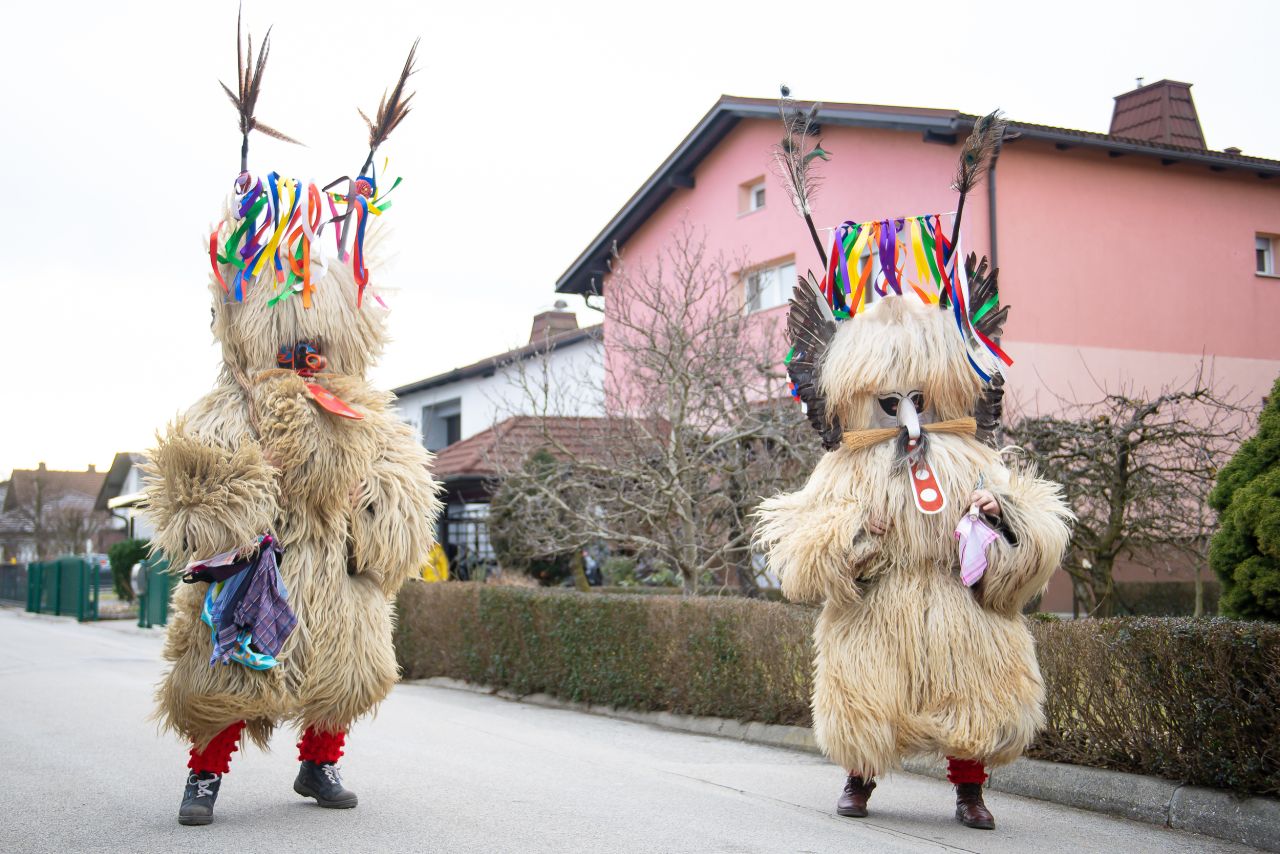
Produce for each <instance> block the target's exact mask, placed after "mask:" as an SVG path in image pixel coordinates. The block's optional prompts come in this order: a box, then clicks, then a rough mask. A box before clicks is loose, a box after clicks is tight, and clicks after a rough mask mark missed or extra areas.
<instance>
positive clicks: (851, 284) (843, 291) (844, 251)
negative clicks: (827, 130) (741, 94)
mask: <svg viewBox="0 0 1280 854" xmlns="http://www.w3.org/2000/svg"><path fill="white" fill-rule="evenodd" d="M789 94H790V93H789V92H787V91H786V89H785V88H784V90H783V100H782V104H781V105H780V109H781V110H782V114H783V127H784V134H785V135H784V138H783V145H782V146H780V147H779V149H777V150H775V157H777V158H778V162H779V163H782V164H785V165H787V167H788V169H794V168H797V167H799V168H800V170H801V171H799V172H794V171H792V172H788V173H786V174H791V175H799V176H800V178H802V179H803V178H806V177H807V176H806V175H805V174H804V172H803V167H805V166H807V165H808V163H806V162H805V161H804V159H803V155H800V154H798V152H799V151H800V149H799V148H796V147H793V146H792V145H791V143H790V142H789V141H790V140H792V139H794V136H795V132H796V129H797V128H799V129H801V130H804V129H805V128H807V127H810V126H812V125H814V124H816V121H817V110H816V108H815V109H813V110H810V111H809V112H808V113H807V114H805V116H804V118H803V121H802V123H799V124H798V123H797V120H796V119H795V118H794V116H795V113H794V112H792V113H788V111H787V109H788V104H789V100H788V97H789ZM1005 127H1006V122H1005V120H1004V119H1003V118H1002V117H1001V115H1000V113H999V111H996V112H993V113H991V114H989V115H987V116H984V117H982V118H981V119H978V120H977V121H976V122H975V123H974V127H973V131H972V133H971V134H970V135H969V138H968V139H967V140H966V142H965V145H964V148H963V150H962V151H961V155H960V162H959V165H958V167H957V171H956V178H955V181H954V182H953V184H952V186H953V188H954V189H955V190H956V191H957V192H958V193H959V194H960V197H959V201H958V203H957V205H956V213H955V217H954V220H953V222H952V228H951V234H950V237H948V235H947V233H946V232H945V231H944V229H943V221H942V215H940V214H928V215H920V216H914V217H898V218H894V219H887V220H881V221H872V222H845V223H843V224H841V225H840V226H838V227H837V228H835V229H834V233H833V236H832V242H831V251H830V253H829V255H828V254H826V253H821V252H820V254H821V255H822V259H823V266H824V268H825V270H826V274H825V275H824V276H823V278H822V281H821V282H818V281H817V280H816V279H815V277H814V276H813V274H812V273H810V274H809V275H808V276H807V277H803V276H802V277H800V279H799V281H798V282H797V284H796V286H795V289H794V292H793V294H792V297H791V301H790V309H789V312H788V315H787V326H788V332H789V337H790V338H791V345H792V346H791V349H790V351H789V352H788V354H787V359H786V364H787V371H788V374H789V376H790V378H791V383H792V394H793V395H794V396H795V397H796V398H797V399H798V400H799V401H800V402H801V403H803V404H804V405H805V409H806V413H807V414H808V417H809V420H810V422H811V423H812V424H813V426H814V427H815V428H816V429H817V430H818V431H819V433H820V434H821V435H822V440H823V444H824V446H825V447H826V448H827V449H828V450H830V449H833V448H835V447H838V446H839V444H840V437H841V431H840V425H839V423H838V422H837V421H836V418H835V415H834V413H832V412H830V411H829V407H828V406H827V401H826V400H825V399H824V398H823V396H822V394H821V392H820V384H819V381H818V377H819V371H820V368H821V363H822V358H823V356H824V355H825V353H826V349H827V346H828V344H829V343H830V341H831V338H832V336H834V334H835V330H836V326H837V323H838V322H839V321H841V320H844V319H847V318H850V317H853V316H855V315H857V314H858V313H859V312H861V311H862V310H863V309H864V305H865V302H866V300H865V295H866V292H867V291H868V290H869V289H874V290H875V292H876V293H877V294H878V295H880V296H887V295H889V293H890V292H891V291H892V292H893V293H894V294H896V295H899V296H900V295H902V294H903V293H904V287H907V288H910V290H912V291H913V292H914V293H915V294H916V295H917V296H918V297H919V298H920V299H921V300H922V301H923V302H925V303H926V304H929V305H936V306H937V307H938V308H939V309H940V310H942V311H947V312H949V313H951V314H952V315H953V316H954V317H955V322H956V329H957V333H958V334H959V335H960V336H962V338H963V339H964V342H965V345H966V355H967V358H968V360H969V364H970V366H971V367H972V368H973V370H974V371H975V372H976V373H977V374H978V376H979V377H980V378H981V379H982V381H983V382H984V383H985V384H986V385H985V390H984V393H983V396H982V399H981V400H980V402H979V412H978V413H977V421H978V429H979V437H980V438H982V439H984V440H986V441H989V442H994V441H995V431H996V430H997V429H998V425H999V419H1000V410H1001V396H1002V394H1003V389H1002V386H1003V379H1002V378H1001V376H1000V373H999V370H998V369H999V363H1004V364H1006V365H1011V364H1013V361H1012V360H1011V359H1010V358H1009V357H1008V355H1007V354H1005V352H1004V351H1003V350H1002V349H1001V347H1000V345H999V343H998V341H999V338H1000V336H1001V334H1002V332H1003V329H1004V322H1005V319H1006V318H1007V316H1008V313H1009V309H1008V307H1007V306H1004V307H1002V306H1001V305H1000V294H999V289H998V287H997V281H996V280H997V273H998V271H997V270H995V269H988V262H987V259H986V258H985V257H984V258H982V259H981V261H979V260H978V259H977V257H976V256H975V255H973V254H972V253H971V254H970V255H969V256H968V257H967V258H965V260H964V264H963V265H958V264H957V263H956V258H957V256H958V255H959V252H958V246H959V242H960V221H961V217H962V215H963V211H964V202H965V198H966V197H967V196H968V194H969V192H971V191H972V190H973V188H974V187H976V186H977V185H978V184H979V183H980V182H981V180H982V178H983V177H984V175H985V174H986V172H987V170H988V168H989V166H990V163H991V160H992V158H993V157H994V156H995V155H996V154H997V153H998V151H999V148H1000V143H1001V140H1002V139H1003V137H1004V132H1005ZM815 151H820V152H822V154H823V155H827V152H825V151H822V149H821V146H816V147H815ZM788 152H791V153H792V154H793V156H790V157H786V156H784V155H786V154H787V153H788ZM823 159H824V160H825V159H827V156H823ZM810 162H811V161H810ZM811 186H812V184H811V182H807V181H806V180H798V181H797V180H795V179H793V180H792V181H791V182H790V183H789V184H788V187H789V189H790V190H791V192H792V196H793V200H794V199H796V198H800V199H804V198H806V197H805V196H804V195H803V193H802V191H803V190H804V189H805V188H811ZM806 207H807V206H801V205H800V204H799V203H797V211H798V212H800V213H801V214H802V215H804V216H805V218H806V220H809V225H810V230H811V232H813V226H812V221H811V219H810V217H809V216H808V215H807V214H806ZM813 233H815V234H816V232H813ZM877 270H878V272H874V274H873V271H877Z"/></svg>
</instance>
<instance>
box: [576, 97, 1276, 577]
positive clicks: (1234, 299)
mask: <svg viewBox="0 0 1280 854" xmlns="http://www.w3.org/2000/svg"><path fill="white" fill-rule="evenodd" d="M1115 101H1116V105H1115V114H1114V116H1113V119H1112V125H1111V128H1110V132H1109V133H1092V132H1087V131H1079V130H1069V129H1065V128H1056V127H1048V126H1044V125H1034V124H1027V123H1022V122H1018V121H1016V117H1013V119H1014V120H1013V121H1011V122H1010V127H1009V134H1008V136H1007V137H1006V142H1005V144H1004V147H1003V151H1002V152H1001V154H1000V156H999V158H998V160H997V162H996V163H995V165H994V166H993V168H992V171H991V175H990V178H989V180H988V181H987V182H986V183H985V184H984V185H983V186H981V187H980V188H979V189H978V190H977V191H976V192H975V193H974V194H972V195H971V196H970V198H969V200H968V202H967V203H966V209H965V215H964V226H963V235H962V242H963V244H964V248H965V249H967V250H971V251H975V252H977V253H979V254H982V253H984V252H985V253H986V254H988V255H989V256H990V257H991V259H992V260H993V261H994V262H995V264H996V265H997V266H998V267H999V268H1000V286H1001V295H1002V301H1003V302H1004V303H1005V304H1007V305H1010V306H1012V311H1011V313H1010V319H1009V324H1008V326H1007V327H1006V330H1005V338H1004V345H1005V349H1006V350H1007V351H1008V352H1009V353H1010V355H1011V356H1012V357H1013V359H1014V360H1015V364H1014V366H1013V367H1012V368H1010V369H1009V370H1008V372H1007V378H1008V383H1009V390H1010V397H1011V403H1012V404H1014V405H1017V406H1020V407H1022V408H1023V409H1027V410H1032V409H1052V408H1053V407H1054V406H1055V405H1056V404H1057V400H1058V397H1060V396H1061V397H1066V398H1075V399H1079V400H1089V399H1093V398H1095V397H1099V396H1101V392H1100V391H1099V389H1098V384H1099V383H1101V384H1104V385H1107V386H1108V387H1112V388H1114V387H1116V386H1117V385H1118V384H1119V383H1121V382H1126V383H1132V384H1133V385H1134V386H1135V387H1137V388H1143V387H1146V388H1148V389H1156V388H1159V387H1160V386H1161V385H1164V384H1166V383H1169V382H1172V381H1175V380H1179V379H1185V378H1186V377H1187V376H1188V375H1189V374H1190V373H1191V372H1192V371H1193V369H1194V368H1195V366H1196V364H1197V363H1198V362H1199V361H1200V360H1201V359H1202V358H1204V359H1205V361H1206V362H1208V363H1211V364H1212V367H1213V371H1214V375H1215V378H1216V380H1217V381H1218V382H1219V383H1221V384H1222V385H1223V386H1234V387H1235V389H1236V391H1237V392H1239V393H1242V394H1247V395H1249V396H1251V397H1253V398H1254V399H1259V398H1261V396H1262V395H1263V394H1265V393H1266V392H1267V391H1268V390H1269V389H1270V387H1271V384H1272V382H1273V381H1274V380H1275V378H1276V376H1277V374H1280V334H1278V333H1277V325H1278V323H1280V259H1277V253H1280V161H1275V160H1266V159H1262V158H1257V157H1249V156H1246V155H1244V154H1242V153H1241V152H1239V151H1238V150H1234V149H1228V150H1226V151H1212V150H1209V149H1207V148H1205V144H1204V137H1203V134H1202V132H1201V129H1200V125H1199V121H1198V119H1197V117H1196V113H1195V106H1194V104H1193V102H1192V100H1191V93H1190V86H1189V85H1188V84H1185V83H1176V82H1173V81H1167V80H1162V81H1160V82H1158V83H1153V84H1151V85H1148V86H1144V87H1142V88H1139V89H1137V90H1134V91H1132V92H1128V93H1125V94H1124V95H1121V96H1119V97H1117V98H1116V99H1115ZM976 118H977V117H975V116H971V115H966V114H963V113H960V112H958V111H955V110H943V109H926V108H917V107H886V106H873V105H862V104H826V105H824V106H823V107H822V108H821V111H820V113H819V120H820V122H821V139H822V146H823V148H824V149H826V150H827V151H829V152H831V154H832V160H831V161H830V162H828V163H825V164H822V174H823V175H824V183H823V186H822V189H821V191H820V193H819V194H818V196H817V199H816V202H815V205H814V208H815V210H814V214H815V216H814V218H815V220H816V221H817V223H818V225H819V226H820V227H823V226H825V227H830V226H835V225H838V224H839V223H841V222H843V221H845V220H853V221H865V220H871V219H885V218H887V217H896V216H911V215H917V214H935V213H941V214H946V213H948V212H950V211H952V210H954V207H955V201H956V194H955V193H954V191H952V190H951V189H950V184H951V180H952V175H953V174H954V171H955V166H956V158H957V152H958V146H959V144H960V143H961V142H963V140H964V138H965V137H966V136H967V134H968V133H969V131H970V129H971V128H972V125H973V123H974V121H975V120H976ZM779 137H780V124H779V121H778V115H777V105H776V102H775V101H773V100H766V99H754V98H736V97H729V96H724V97H722V98H721V99H720V100H719V101H718V102H717V103H716V104H715V105H714V106H713V107H712V108H711V110H710V112H708V113H707V114H706V116H704V117H703V119H702V120H701V121H700V122H699V123H698V125H697V126H696V127H695V128H694V129H693V130H692V131H691V132H690V133H689V135H688V136H687V137H686V138H685V139H684V140H683V141H682V142H681V143H680V144H679V145H678V146H677V147H676V149H675V151H673V152H672V153H671V155H670V156H669V157H668V158H667V160H666V161H665V162H664V163H663V164H662V165H661V166H660V167H659V168H658V169H657V171H655V172H654V173H653V175H652V176H651V177H650V178H649V180H648V181H646V182H645V184H644V185H643V186H642V187H641V188H640V189H639V190H637V191H636V193H635V195H634V196H632V198H631V199H630V200H629V201H628V202H627V204H626V205H625V206H624V207H623V208H622V210H620V211H619V212H618V213H617V214H616V215H615V216H614V218H613V219H612V220H611V221H610V222H609V223H608V224H607V225H606V226H605V228H604V229H603V230H602V231H601V232H600V234H599V235H598V236H597V237H596V238H595V239H594V240H593V241H592V242H591V244H590V245H589V246H587V247H586V249H584V250H583V252H582V254H581V255H580V256H579V257H578V258H577V259H576V260H575V261H574V262H573V264H572V265H571V266H570V267H569V268H568V269H567V270H566V271H565V272H564V274H563V275H562V276H561V277H560V279H559V281H558V282H557V283H556V290H557V291H559V292H561V293H575V294H583V295H588V294H604V295H606V296H607V294H608V285H609V273H608V269H609V268H608V264H607V262H608V259H609V256H610V251H611V250H612V248H613V247H614V246H617V247H618V248H620V249H621V251H622V252H623V255H624V257H625V258H626V259H627V260H628V262H629V263H636V262H641V263H643V262H644V260H645V259H646V258H649V257H653V256H654V255H655V254H656V253H657V252H658V251H659V250H660V249H661V247H662V246H663V244H664V243H665V242H666V241H667V240H668V238H669V236H670V235H671V233H672V232H673V230H675V229H676V228H677V227H678V226H679V225H680V223H681V222H682V221H687V222H689V223H691V224H693V225H695V226H697V227H699V228H704V229H706V232H707V238H708V244H709V246H708V248H709V249H710V250H711V251H712V252H716V251H723V252H724V253H725V254H726V255H727V256H730V257H734V256H745V257H747V258H749V260H750V263H751V264H752V265H757V266H758V267H759V268H762V270H763V272H762V273H759V274H753V275H744V276H743V279H742V287H743V301H744V306H745V307H746V308H747V310H753V311H760V312H766V313H768V312H774V313H779V314H780V313H781V312H783V311H785V308H784V305H785V302H786V299H787V298H788V296H789V295H790V288H791V285H792V284H793V283H794V281H795V278H794V272H795V271H799V272H804V270H806V269H809V268H812V269H814V270H815V271H817V272H818V273H819V275H820V274H821V271H820V270H819V269H818V268H819V266H820V262H819V260H818V258H817V254H816V252H815V250H814V248H813V245H812V242H811V240H810V238H809V235H808V231H807V229H806V227H805V225H804V222H803V221H802V220H801V219H800V218H799V217H798V216H797V215H796V214H795V212H794V210H793V209H792V207H791V205H790V203H789V201H788V200H787V198H786V195H785V193H784V191H783V189H782V187H781V186H780V184H779V182H778V180H777V178H776V177H775V176H774V175H773V174H772V172H771V169H770V164H771V156H770V152H771V148H772V146H773V145H774V144H775V143H777V141H778V139H779ZM826 239H829V238H827V237H825V236H824V241H825V240H826ZM607 305H608V301H607V300H606V321H605V327H606V328H605V332H606V341H607V340H608V338H609V335H608V324H609V320H608V309H607ZM765 316H768V315H767V314H766V315H765ZM778 346H779V358H781V356H782V354H783V352H784V351H785V344H784V343H783V342H781V341H779V344H778ZM1063 582H1064V583H1063V587H1065V579H1063Z"/></svg>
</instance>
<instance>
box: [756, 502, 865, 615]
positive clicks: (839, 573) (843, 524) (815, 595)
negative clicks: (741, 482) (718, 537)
mask: <svg viewBox="0 0 1280 854" xmlns="http://www.w3.org/2000/svg"><path fill="white" fill-rule="evenodd" d="M758 515H759V519H760V524H759V527H758V528H757V530H756V543H757V544H758V545H760V546H761V547H763V548H764V549H765V552H766V554H767V555H768V558H769V565H770V566H771V567H773V569H774V570H775V571H776V572H777V573H778V575H779V576H780V577H781V579H782V593H783V595H784V596H786V597H787V598H788V599H790V600H791V601H793V602H805V603H809V604H820V603H822V602H823V601H830V602H832V603H833V604H841V605H852V604H856V603H857V602H858V600H859V599H860V598H861V594H860V593H859V592H858V586H857V581H858V579H859V578H861V577H863V576H864V574H865V572H866V569H867V568H868V566H869V565H870V563H871V561H870V558H872V557H873V556H874V555H875V554H877V553H878V551H879V548H880V538H879V537H878V536H874V535H872V534H870V533H869V532H868V531H867V529H866V527H865V526H866V522H867V519H866V514H865V513H864V512H863V511H862V510H861V509H860V508H858V507H856V506H854V505H853V504H852V503H849V502H844V505H843V506H842V505H841V504H835V505H832V504H828V503H826V502H815V501H814V500H813V499H812V498H811V497H810V496H809V495H807V494H806V492H805V491H804V490H801V491H800V492H792V493H789V494H786V495H779V496H777V497H775V498H770V499H768V500H766V501H765V502H763V503H762V504H761V505H760V511H759V514H758Z"/></svg>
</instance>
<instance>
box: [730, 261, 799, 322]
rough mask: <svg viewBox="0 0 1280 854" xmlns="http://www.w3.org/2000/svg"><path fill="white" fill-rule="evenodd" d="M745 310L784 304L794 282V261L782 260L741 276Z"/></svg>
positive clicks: (789, 296) (788, 297)
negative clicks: (779, 262)
mask: <svg viewBox="0 0 1280 854" xmlns="http://www.w3.org/2000/svg"><path fill="white" fill-rule="evenodd" d="M742 284H743V291H744V296H745V303H746V306H747V312H748V313H750V312H753V311H764V310H765V309H767V308H773V307H774V306H779V305H782V304H784V303H785V302H786V301H787V300H788V299H790V298H791V291H792V289H793V288H794V287H795V284H796V263H795V262H794V261H784V262H782V263H781V264H773V265H769V266H765V267H757V268H755V269H753V270H749V271H747V272H746V273H744V274H743V276H742Z"/></svg>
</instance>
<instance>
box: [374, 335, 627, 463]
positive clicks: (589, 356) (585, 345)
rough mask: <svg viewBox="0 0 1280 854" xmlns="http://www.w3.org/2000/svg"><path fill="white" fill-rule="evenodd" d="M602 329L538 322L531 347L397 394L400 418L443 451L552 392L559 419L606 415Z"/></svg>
mask: <svg viewBox="0 0 1280 854" xmlns="http://www.w3.org/2000/svg"><path fill="white" fill-rule="evenodd" d="M602 329H603V327H602V326H600V325H596V326H588V327H585V328H582V329H579V328H578V319H577V317H576V316H575V315H574V314H573V313H572V312H568V311H559V310H556V311H545V312H543V313H541V314H539V315H537V316H535V317H534V318H533V329H532V331H531V332H530V334H529V343H528V344H526V345H524V346H523V347H517V348H516V349H514V350H508V351H507V352H505V353H499V354H498V355H496V356H489V357H487V358H485V359H481V360H480V361H478V362H476V363H474V364H471V365H467V366H466V367H462V368H454V369H453V370H451V371H447V372H445V373H442V374H436V375H435V376H432V377H427V378H426V379H423V380H418V381H417V382H413V383H409V384H408V385H403V386H400V387H399V388H397V389H394V393H395V395H396V398H397V403H396V405H397V407H398V408H399V410H400V417H401V418H402V419H404V420H405V421H407V422H408V423H409V424H411V425H413V427H414V429H415V430H417V432H418V437H419V438H420V439H421V441H422V443H423V444H424V445H426V447H427V449H428V450H430V451H434V452H439V451H442V450H444V449H445V448H447V447H448V446H450V445H452V444H455V443H457V442H460V441H462V440H463V439H469V438H470V437H472V436H474V435H476V434H477V433H480V432H483V431H485V430H488V429H489V428H491V427H494V426H496V425H497V424H498V423H500V422H502V421H505V420H506V419H508V418H511V417H512V416H516V415H531V414H533V412H534V405H535V401H539V400H542V399H545V396H546V395H547V394H550V395H551V396H552V397H553V398H554V399H555V402H556V403H557V404H558V405H557V406H556V411H557V414H562V415H601V414H603V411H604V348H603V338H604V336H603V332H602Z"/></svg>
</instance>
